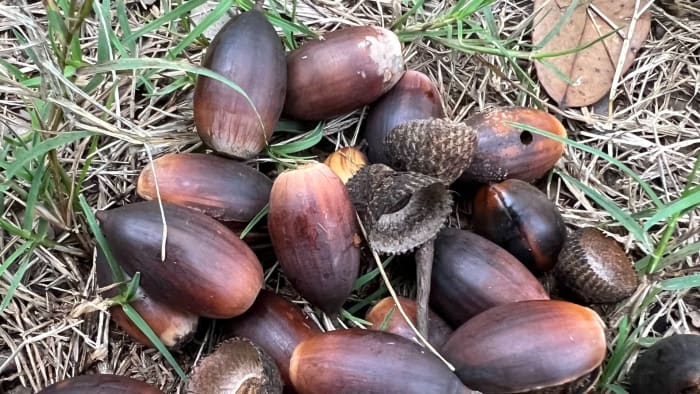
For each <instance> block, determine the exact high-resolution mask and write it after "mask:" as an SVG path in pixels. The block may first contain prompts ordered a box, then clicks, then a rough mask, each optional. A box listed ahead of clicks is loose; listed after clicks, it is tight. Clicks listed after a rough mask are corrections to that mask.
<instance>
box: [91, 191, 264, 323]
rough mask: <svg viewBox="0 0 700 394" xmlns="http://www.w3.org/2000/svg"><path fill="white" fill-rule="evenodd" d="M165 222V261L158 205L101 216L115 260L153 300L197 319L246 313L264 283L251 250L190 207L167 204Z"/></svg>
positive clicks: (131, 207) (145, 204)
mask: <svg viewBox="0 0 700 394" xmlns="http://www.w3.org/2000/svg"><path fill="white" fill-rule="evenodd" d="M163 212H164V216H165V222H166V223H167V242H166V244H165V260H164V261H161V256H162V254H161V246H162V237H163V219H162V218H161V211H160V208H159V205H158V203H157V202H155V201H144V202H138V203H133V204H128V205H125V206H122V207H119V208H115V209H110V210H106V211H99V212H97V214H96V216H97V218H98V220H99V221H100V227H101V229H102V232H103V234H104V236H105V238H106V240H107V244H108V245H109V248H110V249H111V251H112V254H113V255H114V257H115V259H116V260H117V261H119V263H120V264H122V268H123V269H124V271H125V272H126V273H127V274H128V275H133V274H134V273H135V272H136V271H138V272H140V273H141V281H140V285H141V286H142V287H143V289H144V290H145V291H146V292H147V293H148V294H149V295H151V296H152V297H154V298H157V299H158V300H159V301H161V302H164V303H168V304H170V305H177V306H178V307H181V308H182V309H184V310H186V311H189V312H191V313H194V314H197V315H199V316H204V317H209V318H215V319H216V318H230V317H234V316H238V315H240V314H242V313H243V312H245V311H246V310H247V309H248V308H249V307H250V306H251V305H252V304H253V302H254V301H255V298H256V297H257V295H258V293H259V292H260V289H261V288H262V283H263V271H262V266H261V265H260V262H259V261H258V259H257V257H256V256H255V254H254V253H253V251H252V250H251V249H250V248H249V247H248V245H246V244H245V243H244V242H243V241H242V240H241V239H240V238H239V237H237V236H236V235H235V234H234V233H233V232H232V231H231V230H229V229H228V228H226V226H224V225H223V224H221V223H219V222H218V221H216V220H215V219H213V218H210V217H209V216H206V215H204V214H202V213H199V212H197V211H194V210H192V209H189V208H184V207H181V206H179V205H173V204H168V203H164V204H163Z"/></svg>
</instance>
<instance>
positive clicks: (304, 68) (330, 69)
mask: <svg viewBox="0 0 700 394" xmlns="http://www.w3.org/2000/svg"><path fill="white" fill-rule="evenodd" d="M404 72H405V66H404V59H403V55H402V53H401V43H400V42H399V39H398V37H397V36H396V34H394V33H393V32H391V31H390V30H387V29H384V28H380V27H376V26H349V27H344V28H342V29H339V30H336V31H333V32H329V33H325V34H323V37H322V39H316V40H311V41H307V42H305V43H304V44H302V45H301V46H300V47H299V48H297V49H295V50H294V51H292V52H291V53H289V55H288V56H287V75H288V84H287V97H286V102H285V106H284V113H285V114H286V115H287V116H289V117H291V118H295V119H300V120H325V119H330V118H332V117H334V116H338V115H342V114H345V113H348V112H351V111H354V110H356V109H359V108H361V107H363V106H365V105H367V104H370V103H372V102H373V101H375V100H377V99H378V98H379V97H380V96H381V95H383V94H384V93H386V92H387V91H388V90H389V89H391V88H392V87H393V86H394V85H396V83H397V82H398V81H399V79H400V78H401V77H402V76H403V74H404Z"/></svg>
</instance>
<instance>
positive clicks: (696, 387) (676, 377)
mask: <svg viewBox="0 0 700 394" xmlns="http://www.w3.org/2000/svg"><path fill="white" fill-rule="evenodd" d="M629 381H630V387H629V392H630V394H648V393H668V394H688V393H698V392H700V335H697V334H675V335H671V336H670V337H666V338H663V339H660V340H659V341H658V342H656V343H654V344H653V345H652V346H651V347H649V348H648V349H646V350H643V351H642V353H641V355H640V356H639V357H638V358H637V360H636V361H635V363H634V365H633V366H632V370H631V371H630V377H629Z"/></svg>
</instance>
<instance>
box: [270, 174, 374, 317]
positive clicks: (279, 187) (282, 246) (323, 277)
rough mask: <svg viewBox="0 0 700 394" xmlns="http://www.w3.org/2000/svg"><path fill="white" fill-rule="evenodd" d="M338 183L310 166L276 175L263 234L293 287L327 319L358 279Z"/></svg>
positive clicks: (354, 235) (354, 238)
mask: <svg viewBox="0 0 700 394" xmlns="http://www.w3.org/2000/svg"><path fill="white" fill-rule="evenodd" d="M355 215H356V214H355V208H354V207H353V205H352V203H351V202H350V197H349V196H348V192H347V189H346V188H345V185H344V184H343V181H341V180H340V178H338V176H337V175H335V174H334V173H333V171H331V169H330V168H328V166H326V165H325V164H323V163H318V162H313V163H310V164H305V165H302V166H300V167H298V168H296V169H293V170H287V171H285V172H282V173H281V174H279V175H278V176H277V178H276V179H275V181H274V183H273V185H272V192H271V194H270V210H269V213H268V229H269V231H270V239H271V240H272V245H273V247H274V250H275V254H276V255H277V259H278V261H279V263H280V266H281V267H282V270H283V271H284V273H285V275H286V277H287V278H288V279H289V281H290V282H291V283H292V285H293V286H294V288H295V289H296V290H297V291H298V292H299V294H301V295H302V297H304V298H305V299H307V300H308V301H309V302H311V303H312V304H314V305H315V306H317V307H319V308H321V310H323V311H324V312H326V313H327V314H329V315H333V314H336V313H338V312H339V311H340V308H341V307H342V305H343V303H344V302H345V300H346V299H347V297H348V296H349V295H350V293H351V292H352V287H353V284H354V282H355V280H356V279H357V276H358V275H359V267H360V249H359V245H358V242H359V233H360V230H359V227H358V224H357V219H356V216H355Z"/></svg>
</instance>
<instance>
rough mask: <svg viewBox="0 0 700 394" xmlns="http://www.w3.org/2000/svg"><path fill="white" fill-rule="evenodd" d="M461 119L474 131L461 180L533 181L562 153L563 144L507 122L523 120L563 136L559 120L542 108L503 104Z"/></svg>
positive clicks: (520, 121)
mask: <svg viewBox="0 0 700 394" xmlns="http://www.w3.org/2000/svg"><path fill="white" fill-rule="evenodd" d="M464 122H465V123H466V124H468V125H469V126H471V127H473V128H474V129H476V133H477V149H476V150H475V152H474V158H473V160H472V162H471V164H470V166H469V168H467V169H466V170H465V171H464V173H463V174H462V176H461V178H460V179H462V180H464V181H476V182H482V183H489V182H500V181H503V180H505V179H513V178H516V179H522V180H524V181H526V182H533V181H535V180H537V179H540V178H542V177H543V176H544V175H545V174H546V173H547V172H548V171H549V170H551V169H552V167H554V165H555V164H556V163H557V161H558V160H559V159H560V158H561V156H562V155H563V154H564V148H565V145H564V143H562V142H559V141H555V140H553V139H550V138H547V137H545V136H542V135H540V134H535V133H532V132H529V131H525V130H521V129H518V128H515V127H513V126H511V125H509V124H508V123H507V122H514V123H522V124H526V125H529V126H531V127H534V128H537V129H540V130H543V131H547V132H549V133H552V134H556V135H558V136H560V137H566V130H565V129H564V126H563V125H562V124H561V122H559V121H558V120H557V118H555V117H554V116H552V115H550V114H548V113H546V112H544V111H540V110H537V109H533V108H523V107H502V108H495V109H492V110H489V111H485V112H482V113H479V114H477V115H474V116H471V117H469V118H468V119H466V120H465V121H464Z"/></svg>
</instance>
